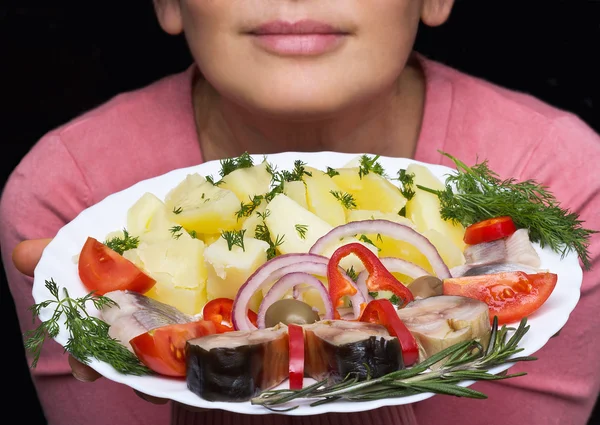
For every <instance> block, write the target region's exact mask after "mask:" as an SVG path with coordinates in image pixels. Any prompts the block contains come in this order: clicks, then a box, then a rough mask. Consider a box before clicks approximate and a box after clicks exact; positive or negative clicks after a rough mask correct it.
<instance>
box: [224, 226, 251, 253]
mask: <svg viewBox="0 0 600 425" xmlns="http://www.w3.org/2000/svg"><path fill="white" fill-rule="evenodd" d="M244 233H246V229H242V230H224V231H223V232H221V237H222V238H223V239H225V241H226V242H227V247H228V248H229V250H230V251H231V249H232V248H233V247H234V246H235V245H237V246H239V247H240V248H242V251H244V252H245V251H246V248H245V247H244Z"/></svg>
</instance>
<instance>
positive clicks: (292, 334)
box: [288, 323, 304, 390]
mask: <svg viewBox="0 0 600 425" xmlns="http://www.w3.org/2000/svg"><path fill="white" fill-rule="evenodd" d="M288 338H289V347H290V353H289V359H290V360H289V371H290V374H289V381H290V390H301V389H302V386H303V384H304V329H303V328H302V326H299V325H295V324H292V323H290V324H289V325H288Z"/></svg>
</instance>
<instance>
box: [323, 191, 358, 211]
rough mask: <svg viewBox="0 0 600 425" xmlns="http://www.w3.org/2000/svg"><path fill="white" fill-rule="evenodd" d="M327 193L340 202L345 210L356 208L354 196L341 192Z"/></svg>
mask: <svg viewBox="0 0 600 425" xmlns="http://www.w3.org/2000/svg"><path fill="white" fill-rule="evenodd" d="M329 193H331V194H332V195H333V196H334V197H335V199H337V200H338V201H340V203H341V204H342V206H343V207H344V208H346V209H347V210H352V209H355V208H356V201H355V200H354V196H352V195H351V194H349V193H348V192H342V191H340V190H330V191H329Z"/></svg>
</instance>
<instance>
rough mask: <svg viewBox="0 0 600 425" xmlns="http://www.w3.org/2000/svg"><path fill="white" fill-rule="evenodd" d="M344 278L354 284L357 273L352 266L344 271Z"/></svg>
mask: <svg viewBox="0 0 600 425" xmlns="http://www.w3.org/2000/svg"><path fill="white" fill-rule="evenodd" d="M346 276H348V277H349V278H350V279H352V280H353V281H354V282H356V280H357V279H358V273H356V270H354V266H350V268H349V269H348V270H346Z"/></svg>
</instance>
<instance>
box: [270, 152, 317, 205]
mask: <svg viewBox="0 0 600 425" xmlns="http://www.w3.org/2000/svg"><path fill="white" fill-rule="evenodd" d="M305 165H306V163H305V162H303V161H301V160H299V159H298V160H296V161H294V169H293V170H292V171H288V170H281V171H277V169H276V167H274V166H272V165H271V164H268V163H267V171H268V172H269V173H270V174H271V176H272V177H271V185H272V189H271V191H270V192H269V193H267V194H266V195H265V200H266V201H267V202H271V200H272V199H273V198H274V197H275V195H278V194H280V193H283V189H284V186H285V183H286V182H293V181H302V179H303V177H304V176H309V177H312V173H311V172H310V171H306V170H305V168H304V166H305Z"/></svg>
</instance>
